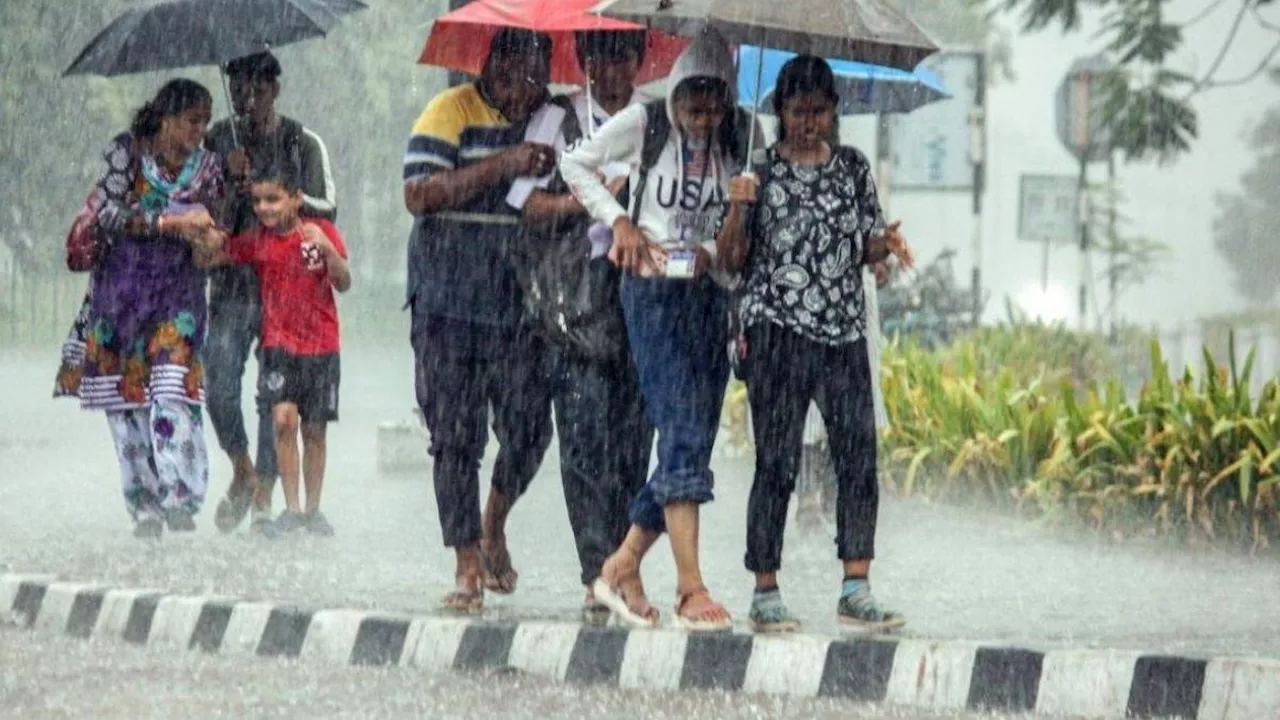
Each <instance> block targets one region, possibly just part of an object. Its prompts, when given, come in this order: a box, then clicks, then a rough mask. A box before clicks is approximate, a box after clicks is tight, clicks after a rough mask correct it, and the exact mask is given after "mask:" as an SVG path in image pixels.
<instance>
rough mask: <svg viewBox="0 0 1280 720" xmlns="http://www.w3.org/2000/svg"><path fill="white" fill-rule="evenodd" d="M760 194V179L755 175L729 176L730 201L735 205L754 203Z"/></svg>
mask: <svg viewBox="0 0 1280 720" xmlns="http://www.w3.org/2000/svg"><path fill="white" fill-rule="evenodd" d="M759 194H760V180H759V179H758V178H756V176H755V175H745V174H744V175H739V176H737V177H732V178H729V202H730V203H732V204H734V205H744V204H750V203H754V202H755V201H756V196H758V195H759Z"/></svg>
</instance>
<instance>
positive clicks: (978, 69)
mask: <svg viewBox="0 0 1280 720" xmlns="http://www.w3.org/2000/svg"><path fill="white" fill-rule="evenodd" d="M920 67H922V68H925V69H927V70H929V71H930V72H932V73H934V74H935V75H937V77H938V79H939V80H941V81H942V83H943V84H944V85H946V87H947V88H948V89H949V90H950V91H951V97H950V98H947V99H946V100H940V101H938V102H935V103H932V104H929V105H925V106H924V107H922V108H918V109H916V110H914V111H912V112H910V113H907V114H902V115H893V116H891V117H889V119H888V124H889V137H890V141H889V148H890V150H889V152H890V162H891V166H890V172H891V173H892V175H891V177H892V178H893V180H892V181H891V184H892V185H893V189H894V190H968V189H970V188H972V187H973V182H974V171H973V164H974V159H975V152H974V150H975V148H973V147H972V146H973V144H974V141H975V133H974V132H973V123H974V121H975V117H978V116H979V113H977V112H976V111H978V110H979V108H978V98H979V96H980V93H981V87H980V85H981V82H982V56H981V55H980V54H978V53H973V52H941V53H938V54H936V55H934V56H932V57H930V58H928V59H926V60H925V61H924V62H923V63H921V65H920ZM980 137H981V136H980V135H978V139H979V140H980ZM976 150H977V155H976V157H977V159H979V160H981V150H982V148H981V147H978V148H976Z"/></svg>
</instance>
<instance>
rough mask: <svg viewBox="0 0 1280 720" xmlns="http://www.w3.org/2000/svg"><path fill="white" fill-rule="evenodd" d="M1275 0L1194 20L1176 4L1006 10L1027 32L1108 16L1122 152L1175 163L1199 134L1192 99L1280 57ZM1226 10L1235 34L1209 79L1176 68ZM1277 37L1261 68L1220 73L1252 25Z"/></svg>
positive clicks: (1019, 0) (1077, 2)
mask: <svg viewBox="0 0 1280 720" xmlns="http://www.w3.org/2000/svg"><path fill="white" fill-rule="evenodd" d="M1274 2H1275V0H1205V3H1206V4H1205V7H1204V9H1203V10H1202V11H1201V12H1200V13H1198V14H1196V15H1194V16H1192V17H1189V18H1177V17H1172V16H1171V15H1170V13H1169V6H1170V5H1171V1H1170V0H1003V1H1002V3H1001V5H1000V7H1001V8H1002V9H1004V10H1005V11H1008V12H1013V13H1018V14H1020V16H1021V20H1022V27H1023V29H1024V30H1027V31H1035V30H1042V29H1045V28H1049V27H1059V28H1061V29H1062V30H1064V31H1075V30H1078V29H1079V28H1080V25H1081V22H1082V20H1083V16H1084V13H1085V12H1086V11H1089V10H1096V11H1100V12H1102V13H1103V27H1102V30H1101V33H1100V37H1101V38H1102V39H1103V41H1104V46H1105V49H1106V51H1107V52H1108V53H1109V54H1110V55H1111V57H1112V58H1113V59H1114V60H1115V62H1116V63H1117V68H1116V70H1115V71H1114V72H1113V73H1111V76H1110V77H1108V78H1107V79H1106V81H1105V82H1104V84H1103V92H1104V98H1105V99H1104V106H1103V111H1102V112H1103V114H1104V119H1105V120H1107V121H1108V122H1109V123H1110V124H1111V128H1112V134H1113V138H1114V141H1115V142H1114V146H1115V148H1116V149H1117V150H1119V151H1121V152H1123V153H1124V154H1125V157H1126V158H1128V159H1143V158H1148V157H1154V158H1158V159H1160V160H1169V159H1172V158H1174V157H1177V156H1178V155H1179V154H1180V153H1183V152H1185V151H1186V150H1188V149H1189V148H1190V146H1191V143H1192V141H1194V140H1195V138H1196V135H1197V133H1198V131H1199V126H1198V122H1197V117H1196V112H1195V110H1194V109H1193V108H1192V107H1191V99H1192V98H1193V97H1194V96H1195V95H1196V94H1198V93H1201V92H1205V91H1208V90H1211V89H1213V88H1218V87H1227V86H1232V85H1240V84H1243V83H1246V82H1249V81H1251V80H1252V79H1254V78H1255V77H1257V76H1258V75H1259V74H1261V73H1262V72H1264V71H1265V70H1266V69H1267V67H1268V66H1269V65H1270V63H1271V62H1272V60H1274V59H1275V57H1276V55H1277V53H1278V52H1280V24H1277V23H1275V22H1273V21H1271V20H1269V19H1268V18H1267V17H1266V16H1265V15H1264V9H1265V8H1267V6H1269V5H1273V4H1274ZM1223 6H1230V7H1232V8H1233V10H1232V12H1234V19H1233V22H1232V25H1231V29H1230V30H1229V31H1228V33H1227V35H1226V37H1225V38H1224V39H1223V41H1222V45H1221V46H1220V48H1219V49H1218V50H1217V52H1216V54H1215V58H1214V60H1213V62H1211V63H1210V65H1209V67H1208V69H1207V70H1206V71H1205V72H1204V74H1203V75H1200V76H1199V77H1193V76H1191V75H1187V74H1184V73H1179V72H1175V71H1173V70H1171V69H1170V68H1169V67H1168V64H1169V62H1170V60H1172V59H1173V58H1174V57H1175V55H1176V54H1177V53H1178V52H1179V51H1180V50H1181V49H1182V48H1183V45H1184V42H1185V30H1186V28H1188V27H1189V26H1191V25H1193V24H1195V23H1197V22H1200V21H1201V20H1203V19H1204V18H1206V17H1208V16H1209V15H1210V14H1212V13H1213V12H1215V11H1217V10H1218V9H1219V8H1221V7H1223ZM1246 22H1248V23H1251V24H1252V25H1254V26H1256V27H1259V28H1262V29H1264V30H1267V31H1269V32H1271V33H1273V34H1275V35H1276V44H1275V45H1274V46H1273V47H1272V49H1271V50H1270V51H1269V52H1267V53H1264V55H1263V56H1262V57H1260V58H1259V62H1258V64H1257V67H1256V68H1255V69H1254V70H1252V71H1251V72H1249V73H1246V74H1245V75H1242V76H1240V77H1235V78H1224V77H1222V76H1221V75H1220V72H1221V68H1222V64H1223V61H1224V60H1225V58H1226V57H1227V55H1228V53H1229V52H1230V50H1231V48H1232V47H1233V45H1234V43H1235V41H1236V38H1238V37H1239V32H1240V29H1241V27H1242V26H1244V25H1245V23H1246Z"/></svg>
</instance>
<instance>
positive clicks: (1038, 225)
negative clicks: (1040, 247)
mask: <svg viewBox="0 0 1280 720" xmlns="http://www.w3.org/2000/svg"><path fill="white" fill-rule="evenodd" d="M1079 234H1080V211H1079V179H1078V178H1076V177H1075V176H1072V175H1023V176H1022V179H1021V182H1020V183H1019V187H1018V237H1019V238H1021V239H1023V240H1035V241H1039V242H1070V241H1072V240H1073V239H1075V238H1076V237H1077V236H1078V235H1079Z"/></svg>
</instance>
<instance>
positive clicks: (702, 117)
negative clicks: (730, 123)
mask: <svg viewBox="0 0 1280 720" xmlns="http://www.w3.org/2000/svg"><path fill="white" fill-rule="evenodd" d="M674 105H675V111H676V120H677V121H678V122H679V123H680V129H681V130H683V131H684V134H685V136H686V139H688V140H689V141H690V142H691V143H693V144H696V145H702V144H704V143H707V142H709V141H710V140H711V136H712V135H713V134H714V133H715V131H716V128H717V127H719V126H720V123H721V121H723V120H724V114H725V112H726V110H727V108H726V107H725V102H724V98H723V97H721V96H720V95H718V94H710V93H694V94H691V95H686V96H684V97H682V98H680V99H679V100H676V101H675V103H674Z"/></svg>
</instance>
